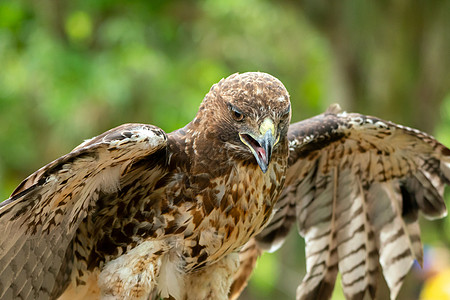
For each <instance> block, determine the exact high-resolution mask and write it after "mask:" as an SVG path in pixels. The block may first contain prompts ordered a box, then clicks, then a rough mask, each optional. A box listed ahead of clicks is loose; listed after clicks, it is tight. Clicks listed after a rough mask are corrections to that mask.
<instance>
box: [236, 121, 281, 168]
mask: <svg viewBox="0 0 450 300" xmlns="http://www.w3.org/2000/svg"><path fill="white" fill-rule="evenodd" d="M267 120H269V121H270V122H269V121H267ZM268 123H269V124H268ZM274 129H275V128H274V126H273V122H272V120H270V119H266V120H265V121H264V122H263V124H261V127H260V133H261V135H259V136H254V135H252V134H248V133H247V134H241V133H240V134H239V137H240V138H241V141H242V142H243V143H244V144H246V145H247V146H248V147H249V148H250V150H251V151H252V153H253V155H254V156H255V158H256V162H257V163H258V165H259V167H260V168H261V171H263V173H266V172H267V169H268V168H269V163H270V158H271V157H272V150H273V147H274V146H275V144H276V143H277V142H278V140H275V137H274V131H275V130H274Z"/></svg>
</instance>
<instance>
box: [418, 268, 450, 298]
mask: <svg viewBox="0 0 450 300" xmlns="http://www.w3.org/2000/svg"><path fill="white" fill-rule="evenodd" d="M420 299H421V300H436V299H439V300H450V269H445V270H444V271H442V272H439V273H438V274H437V275H435V276H433V277H431V278H430V279H428V280H427V281H426V282H425V284H424V286H423V289H422V292H421V294H420Z"/></svg>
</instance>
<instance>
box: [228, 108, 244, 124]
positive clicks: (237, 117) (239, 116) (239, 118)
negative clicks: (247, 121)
mask: <svg viewBox="0 0 450 300" xmlns="http://www.w3.org/2000/svg"><path fill="white" fill-rule="evenodd" d="M230 110H231V114H232V116H233V118H234V119H235V120H236V121H238V122H240V121H242V120H244V114H243V113H241V112H240V111H239V110H238V109H237V108H236V107H234V106H232V105H231V104H230Z"/></svg>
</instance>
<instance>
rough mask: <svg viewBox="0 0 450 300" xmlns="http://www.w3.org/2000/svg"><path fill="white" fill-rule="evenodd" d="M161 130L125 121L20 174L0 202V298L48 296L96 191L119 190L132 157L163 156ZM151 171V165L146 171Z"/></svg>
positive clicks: (52, 293) (164, 146) (164, 145)
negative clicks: (24, 175) (20, 179)
mask: <svg viewBox="0 0 450 300" xmlns="http://www.w3.org/2000/svg"><path fill="white" fill-rule="evenodd" d="M166 141H167V137H166V134H165V133H164V132H163V131H162V130H161V129H159V128H157V127H154V126H151V125H142V124H125V125H122V126H119V127H117V128H115V129H112V130H110V131H107V132H105V133H104V134H102V135H100V136H98V137H95V138H93V139H91V140H89V141H86V142H85V143H83V144H81V145H80V146H78V147H77V148H75V149H74V150H73V151H72V152H70V153H69V154H67V155H65V156H62V157H61V158H59V159H57V160H55V161H53V162H51V163H50V164H48V165H46V166H45V167H43V168H41V169H40V170H38V171H37V172H36V173H34V174H32V175H31V176H29V177H28V178H27V179H25V180H24V181H23V182H22V183H21V184H20V185H19V187H18V188H17V189H16V190H15V191H14V192H13V194H12V195H11V197H10V198H9V199H7V200H6V201H4V202H3V203H1V204H0V228H1V235H0V299H16V298H17V299H18V298H21V299H42V298H44V299H47V298H49V297H50V295H55V294H58V293H59V292H61V291H57V289H59V288H60V287H59V286H58V284H55V282H57V281H58V280H61V279H60V278H58V274H59V272H60V269H61V268H62V267H63V266H64V264H66V263H67V262H65V261H64V257H65V253H66V249H67V247H68V246H69V244H70V242H71V240H72V239H73V237H74V234H75V232H76V230H77V228H78V227H79V225H80V223H81V221H82V220H83V219H84V218H85V217H86V215H87V214H88V213H89V212H90V211H91V210H92V208H93V207H94V205H95V202H96V201H97V199H98V196H99V194H100V193H101V192H110V191H115V190H117V189H120V184H119V181H120V178H121V177H122V176H123V175H125V174H126V173H127V171H128V170H129V169H130V168H131V166H132V165H133V163H134V162H137V161H139V160H140V159H142V158H144V157H145V158H146V159H152V156H155V155H166V145H167V142H166ZM148 171H149V172H151V171H152V170H148Z"/></svg>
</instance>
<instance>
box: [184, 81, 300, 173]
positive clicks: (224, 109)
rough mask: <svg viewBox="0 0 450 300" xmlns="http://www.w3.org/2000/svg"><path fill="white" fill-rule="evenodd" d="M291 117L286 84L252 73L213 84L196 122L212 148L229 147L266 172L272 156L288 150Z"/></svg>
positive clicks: (239, 156)
mask: <svg viewBox="0 0 450 300" xmlns="http://www.w3.org/2000/svg"><path fill="white" fill-rule="evenodd" d="M290 117H291V105H290V101H289V94H288V92H287V90H286V88H285V87H284V85H283V84H282V83H281V82H280V81H279V80H278V79H276V78H275V77H273V76H271V75H269V74H266V73H260V72H249V73H243V74H238V73H236V74H233V75H231V76H229V77H227V78H225V79H222V80H221V81H220V82H219V83H217V84H215V85H213V87H212V88H211V90H210V92H209V93H208V94H207V95H206V97H205V99H204V100H203V102H202V105H201V106H200V109H199V112H198V114H197V116H196V118H195V119H194V121H193V122H194V124H195V123H197V125H198V126H201V127H202V130H204V131H205V134H206V135H207V136H206V138H207V140H208V141H210V143H211V144H210V145H209V147H213V146H214V148H215V149H221V148H225V149H226V150H228V151H227V152H228V153H227V154H228V155H230V156H232V157H234V158H237V159H241V160H246V161H250V162H256V163H257V164H258V165H259V167H260V168H261V170H262V172H264V173H265V172H266V171H267V169H268V167H269V164H270V161H271V158H272V155H274V154H276V153H278V152H279V153H281V152H283V153H286V152H287V142H286V141H287V138H286V135H287V130H288V126H289V122H290ZM214 142H216V143H219V144H218V145H217V146H216V145H213V144H214ZM280 145H282V146H280ZM284 147H286V149H283V151H281V152H280V151H278V148H284Z"/></svg>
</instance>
